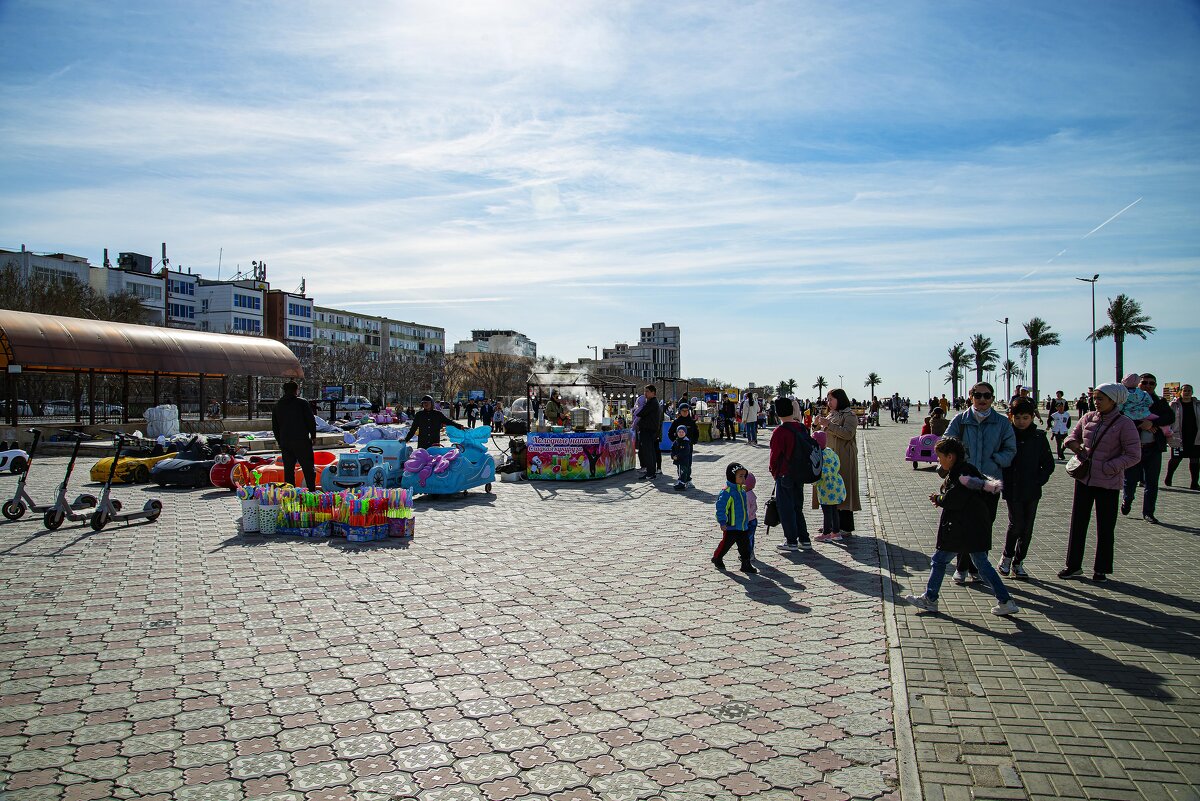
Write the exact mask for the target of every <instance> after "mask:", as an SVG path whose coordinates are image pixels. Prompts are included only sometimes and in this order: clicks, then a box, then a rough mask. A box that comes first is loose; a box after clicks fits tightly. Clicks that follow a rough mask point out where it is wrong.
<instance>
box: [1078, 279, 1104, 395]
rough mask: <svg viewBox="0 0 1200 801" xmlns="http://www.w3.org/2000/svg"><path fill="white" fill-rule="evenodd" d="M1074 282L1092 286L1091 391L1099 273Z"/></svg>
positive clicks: (1093, 370) (1094, 386) (1094, 362)
mask: <svg viewBox="0 0 1200 801" xmlns="http://www.w3.org/2000/svg"><path fill="white" fill-rule="evenodd" d="M1075 280H1076V281H1083V282H1084V283H1085V284H1091V285H1092V389H1095V388H1096V282H1097V281H1099V280H1100V273H1096V274H1095V275H1093V276H1092V277H1091V278H1079V277H1076V278H1075Z"/></svg>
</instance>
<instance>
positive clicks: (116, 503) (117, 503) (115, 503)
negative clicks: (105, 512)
mask: <svg viewBox="0 0 1200 801" xmlns="http://www.w3.org/2000/svg"><path fill="white" fill-rule="evenodd" d="M112 505H113V508H114V509H116V510H117V511H118V512H119V511H121V502H120V501H118V500H117V499H115V498H114V499H113V502H112Z"/></svg>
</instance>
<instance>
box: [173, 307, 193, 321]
mask: <svg viewBox="0 0 1200 801" xmlns="http://www.w3.org/2000/svg"><path fill="white" fill-rule="evenodd" d="M171 316H172V317H174V318H175V319H177V320H194V319H196V307H195V306H188V305H185V304H183V303H172V304H171Z"/></svg>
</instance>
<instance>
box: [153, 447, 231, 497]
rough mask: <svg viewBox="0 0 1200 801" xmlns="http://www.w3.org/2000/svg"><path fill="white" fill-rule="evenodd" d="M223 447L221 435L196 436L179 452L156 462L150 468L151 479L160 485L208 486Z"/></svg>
mask: <svg viewBox="0 0 1200 801" xmlns="http://www.w3.org/2000/svg"><path fill="white" fill-rule="evenodd" d="M223 448H224V445H223V443H222V442H221V438H220V437H200V436H194V437H192V438H191V439H189V440H188V442H187V444H186V445H184V446H183V447H182V448H180V449H179V452H178V453H175V454H172V455H171V458H169V459H163V460H161V461H159V462H158V463H157V464H155V465H154V467H153V468H152V469H151V470H150V480H151V481H153V482H154V483H155V484H157V485H158V486H160V487H165V486H168V485H172V486H182V487H207V486H209V480H208V474H209V473H210V472H212V469H213V465H215V464H216V463H217V454H218V453H219V452H220V451H221V450H222V449H223Z"/></svg>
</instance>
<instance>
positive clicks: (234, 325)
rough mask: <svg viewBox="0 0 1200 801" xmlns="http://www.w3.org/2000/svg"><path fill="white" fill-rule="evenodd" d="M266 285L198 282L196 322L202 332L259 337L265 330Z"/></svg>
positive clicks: (249, 282) (256, 282)
mask: <svg viewBox="0 0 1200 801" xmlns="http://www.w3.org/2000/svg"><path fill="white" fill-rule="evenodd" d="M267 288H268V287H267V284H266V283H265V282H263V281H252V280H249V279H242V280H237V281H209V280H207V279H204V278H201V279H199V283H198V285H197V287H196V299H197V300H198V301H199V308H198V309H197V311H196V319H197V321H198V322H199V325H200V330H201V331H211V332H213V333H215V334H246V335H249V336H256V337H260V336H262V335H263V331H264V330H265V329H266V325H265V322H266V303H265V302H264V296H265V295H266V290H267Z"/></svg>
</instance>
